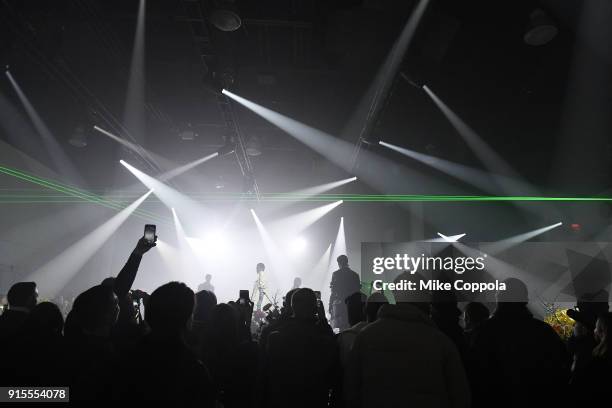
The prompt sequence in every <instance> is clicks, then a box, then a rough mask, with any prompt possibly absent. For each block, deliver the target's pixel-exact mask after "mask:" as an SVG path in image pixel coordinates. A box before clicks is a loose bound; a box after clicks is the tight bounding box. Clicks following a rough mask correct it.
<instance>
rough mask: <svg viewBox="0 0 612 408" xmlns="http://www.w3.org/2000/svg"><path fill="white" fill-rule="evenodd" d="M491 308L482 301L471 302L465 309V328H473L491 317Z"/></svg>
mask: <svg viewBox="0 0 612 408" xmlns="http://www.w3.org/2000/svg"><path fill="white" fill-rule="evenodd" d="M489 314H490V312H489V308H488V307H486V306H485V305H484V304H482V303H480V302H470V303H468V304H467V305H466V306H465V309H463V321H464V322H465V329H466V330H471V329H474V328H476V327H478V326H479V325H481V324H482V323H484V322H485V321H486V320H487V319H488V318H489Z"/></svg>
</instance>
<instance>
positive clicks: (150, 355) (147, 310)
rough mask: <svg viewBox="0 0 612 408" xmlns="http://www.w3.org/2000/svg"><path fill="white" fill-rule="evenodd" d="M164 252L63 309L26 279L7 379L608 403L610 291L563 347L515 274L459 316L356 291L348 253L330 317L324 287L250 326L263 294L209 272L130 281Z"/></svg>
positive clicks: (180, 398)
mask: <svg viewBox="0 0 612 408" xmlns="http://www.w3.org/2000/svg"><path fill="white" fill-rule="evenodd" d="M154 246H155V243H149V242H148V241H146V240H145V239H141V240H140V241H138V244H137V245H136V248H135V249H134V251H133V252H132V254H131V255H130V257H129V259H128V261H127V263H126V264H125V266H124V267H123V269H122V270H121V271H120V272H119V274H118V275H117V276H116V277H111V278H107V279H105V280H104V281H103V282H102V283H100V284H99V285H97V286H94V287H92V288H90V289H87V290H86V291H84V292H82V293H81V294H79V295H78V296H77V297H76V298H75V299H74V302H73V303H72V307H71V308H70V310H69V312H68V313H67V315H66V317H65V318H64V315H63V314H62V311H61V309H60V307H58V305H56V304H55V303H51V302H40V303H39V302H38V291H37V287H36V283H34V282H18V283H15V284H14V285H13V286H12V287H11V289H10V290H9V292H8V294H7V300H8V305H7V307H5V309H4V312H3V314H2V315H1V316H0V362H1V363H0V364H1V369H0V372H1V374H0V375H1V378H0V385H2V386H68V387H70V400H71V402H77V403H78V402H85V403H88V404H105V403H113V402H122V403H123V402H125V403H128V404H133V403H137V404H139V405H143V406H144V405H145V404H147V405H150V404H153V405H155V406H157V405H160V406H175V407H183V406H199V407H227V408H232V407H279V408H280V407H304V408H306V407H308V408H317V407H376V408H383V407H393V408H396V407H424V408H425V407H457V408H463V407H470V406H473V407H535V406H538V407H557V406H569V405H572V406H590V405H591V404H593V405H594V404H595V403H598V404H601V401H610V395H609V389H608V387H609V386H610V385H612V349H611V347H610V345H611V342H612V340H611V339H612V336H611V330H612V329H611V327H612V326H611V325H612V314H611V313H610V312H608V301H607V298H606V299H605V300H603V301H598V302H593V301H580V302H578V305H577V307H576V308H575V309H573V310H571V311H570V312H569V314H570V315H571V317H572V318H573V319H575V320H576V325H575V328H574V334H573V335H572V336H571V338H570V339H569V340H568V341H563V340H562V339H561V338H560V337H559V336H558V335H557V332H556V331H555V330H554V329H553V328H552V327H551V326H549V325H548V324H547V323H544V322H543V321H541V320H538V319H536V318H535V317H534V316H533V315H532V314H531V312H530V311H529V309H528V307H527V299H528V297H527V295H528V291H527V287H526V286H525V285H524V284H523V283H522V282H521V281H520V280H518V279H513V278H511V279H507V280H506V281H505V283H506V285H507V288H508V290H507V291H506V292H504V293H500V294H499V295H498V297H497V304H496V305H494V306H493V307H491V309H490V308H489V306H487V305H484V304H482V303H475V302H473V303H469V304H467V305H465V307H463V308H462V309H463V310H461V309H460V308H459V306H458V305H459V304H458V303H457V302H456V301H452V300H449V299H445V300H444V301H436V299H435V298H429V297H428V296H427V294H424V295H423V296H422V297H417V298H415V297H414V296H412V297H410V298H407V297H405V296H404V293H403V292H396V293H393V299H394V300H393V301H392V302H388V301H387V296H385V294H383V293H378V292H375V293H372V294H370V295H369V296H365V295H364V294H362V293H361V291H360V290H361V285H360V280H359V276H358V275H357V274H356V273H355V272H353V271H352V270H351V269H350V268H349V265H348V258H347V257H346V256H344V255H343V256H340V257H339V258H338V265H339V269H338V270H337V271H336V272H334V273H333V276H332V280H331V298H330V303H329V309H331V310H329V312H330V319H329V320H328V318H327V315H326V311H325V310H324V306H323V303H322V302H321V300H320V299H318V296H317V293H315V292H314V291H313V290H311V289H308V288H299V287H295V288H293V289H291V290H290V291H289V292H288V293H287V294H286V295H285V297H284V298H283V304H282V306H279V307H278V311H277V313H270V316H269V317H270V318H269V319H263V323H262V324H261V325H260V326H258V330H254V329H253V328H254V327H256V325H255V324H254V321H253V319H254V318H253V315H254V313H253V303H252V302H251V301H250V300H248V299H243V298H240V299H238V300H237V301H235V302H229V303H221V304H218V303H217V299H216V297H215V294H214V290H213V289H212V288H213V286H212V284H211V277H210V276H208V277H207V278H206V282H205V284H204V285H203V286H202V287H203V289H202V290H200V291H199V292H197V293H194V292H193V291H192V290H191V289H190V288H189V287H188V286H186V285H185V284H184V283H181V282H169V283H167V284H165V285H162V286H160V287H158V288H157V289H155V290H154V291H153V292H152V293H151V294H148V293H145V292H142V291H139V290H133V289H132V284H133V283H134V280H135V278H136V275H137V271H138V268H139V265H140V262H141V259H142V257H143V255H144V254H145V253H146V252H147V251H149V250H150V249H151V248H152V247H154ZM403 275H406V274H403ZM403 275H400V276H398V278H397V279H398V280H401V279H404V278H405V276H403ZM298 286H299V285H298ZM236 289H240V288H236ZM237 292H238V291H237ZM510 300H512V301H510ZM517 300H518V301H517ZM521 300H522V301H521ZM62 306H63V305H62ZM264 309H265V308H264ZM334 329H336V330H334ZM338 329H340V330H339V332H338ZM598 401H599V402H598ZM606 405H607V403H604V405H603V406H606Z"/></svg>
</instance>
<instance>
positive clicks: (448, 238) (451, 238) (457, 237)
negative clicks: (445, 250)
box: [438, 232, 466, 242]
mask: <svg viewBox="0 0 612 408" xmlns="http://www.w3.org/2000/svg"><path fill="white" fill-rule="evenodd" d="M465 235H466V234H458V235H450V236H446V235H444V234H440V233H439V232H438V236H439V237H440V238H442V239H444V240H445V241H446V242H457V241H459V240H460V239H461V238H463V237H465Z"/></svg>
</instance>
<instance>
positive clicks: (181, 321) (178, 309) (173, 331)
mask: <svg viewBox="0 0 612 408" xmlns="http://www.w3.org/2000/svg"><path fill="white" fill-rule="evenodd" d="M194 307H195V295H194V294H193V291H192V290H191V289H189V288H188V287H187V285H185V284H184V283H182V282H170V283H166V284H165V285H162V286H160V287H159V288H157V289H155V290H154V291H153V293H151V297H150V298H149V303H148V305H147V307H146V309H145V320H146V321H147V323H148V324H149V326H151V329H152V331H153V333H155V334H164V335H171V336H176V335H181V334H182V333H183V331H184V330H185V329H186V328H187V324H188V322H190V320H191V318H192V316H193V311H194Z"/></svg>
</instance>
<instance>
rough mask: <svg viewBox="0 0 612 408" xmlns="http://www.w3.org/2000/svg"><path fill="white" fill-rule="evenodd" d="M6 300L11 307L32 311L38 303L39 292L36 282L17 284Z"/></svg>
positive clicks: (11, 289)
mask: <svg viewBox="0 0 612 408" xmlns="http://www.w3.org/2000/svg"><path fill="white" fill-rule="evenodd" d="M6 300H7V301H8V304H9V306H10V307H23V308H26V309H28V310H32V309H33V308H34V306H36V303H37V302H38V291H37V290H36V283H34V282H17V283H15V284H14V285H13V286H11V288H10V289H9V291H8V293H7V294H6Z"/></svg>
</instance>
